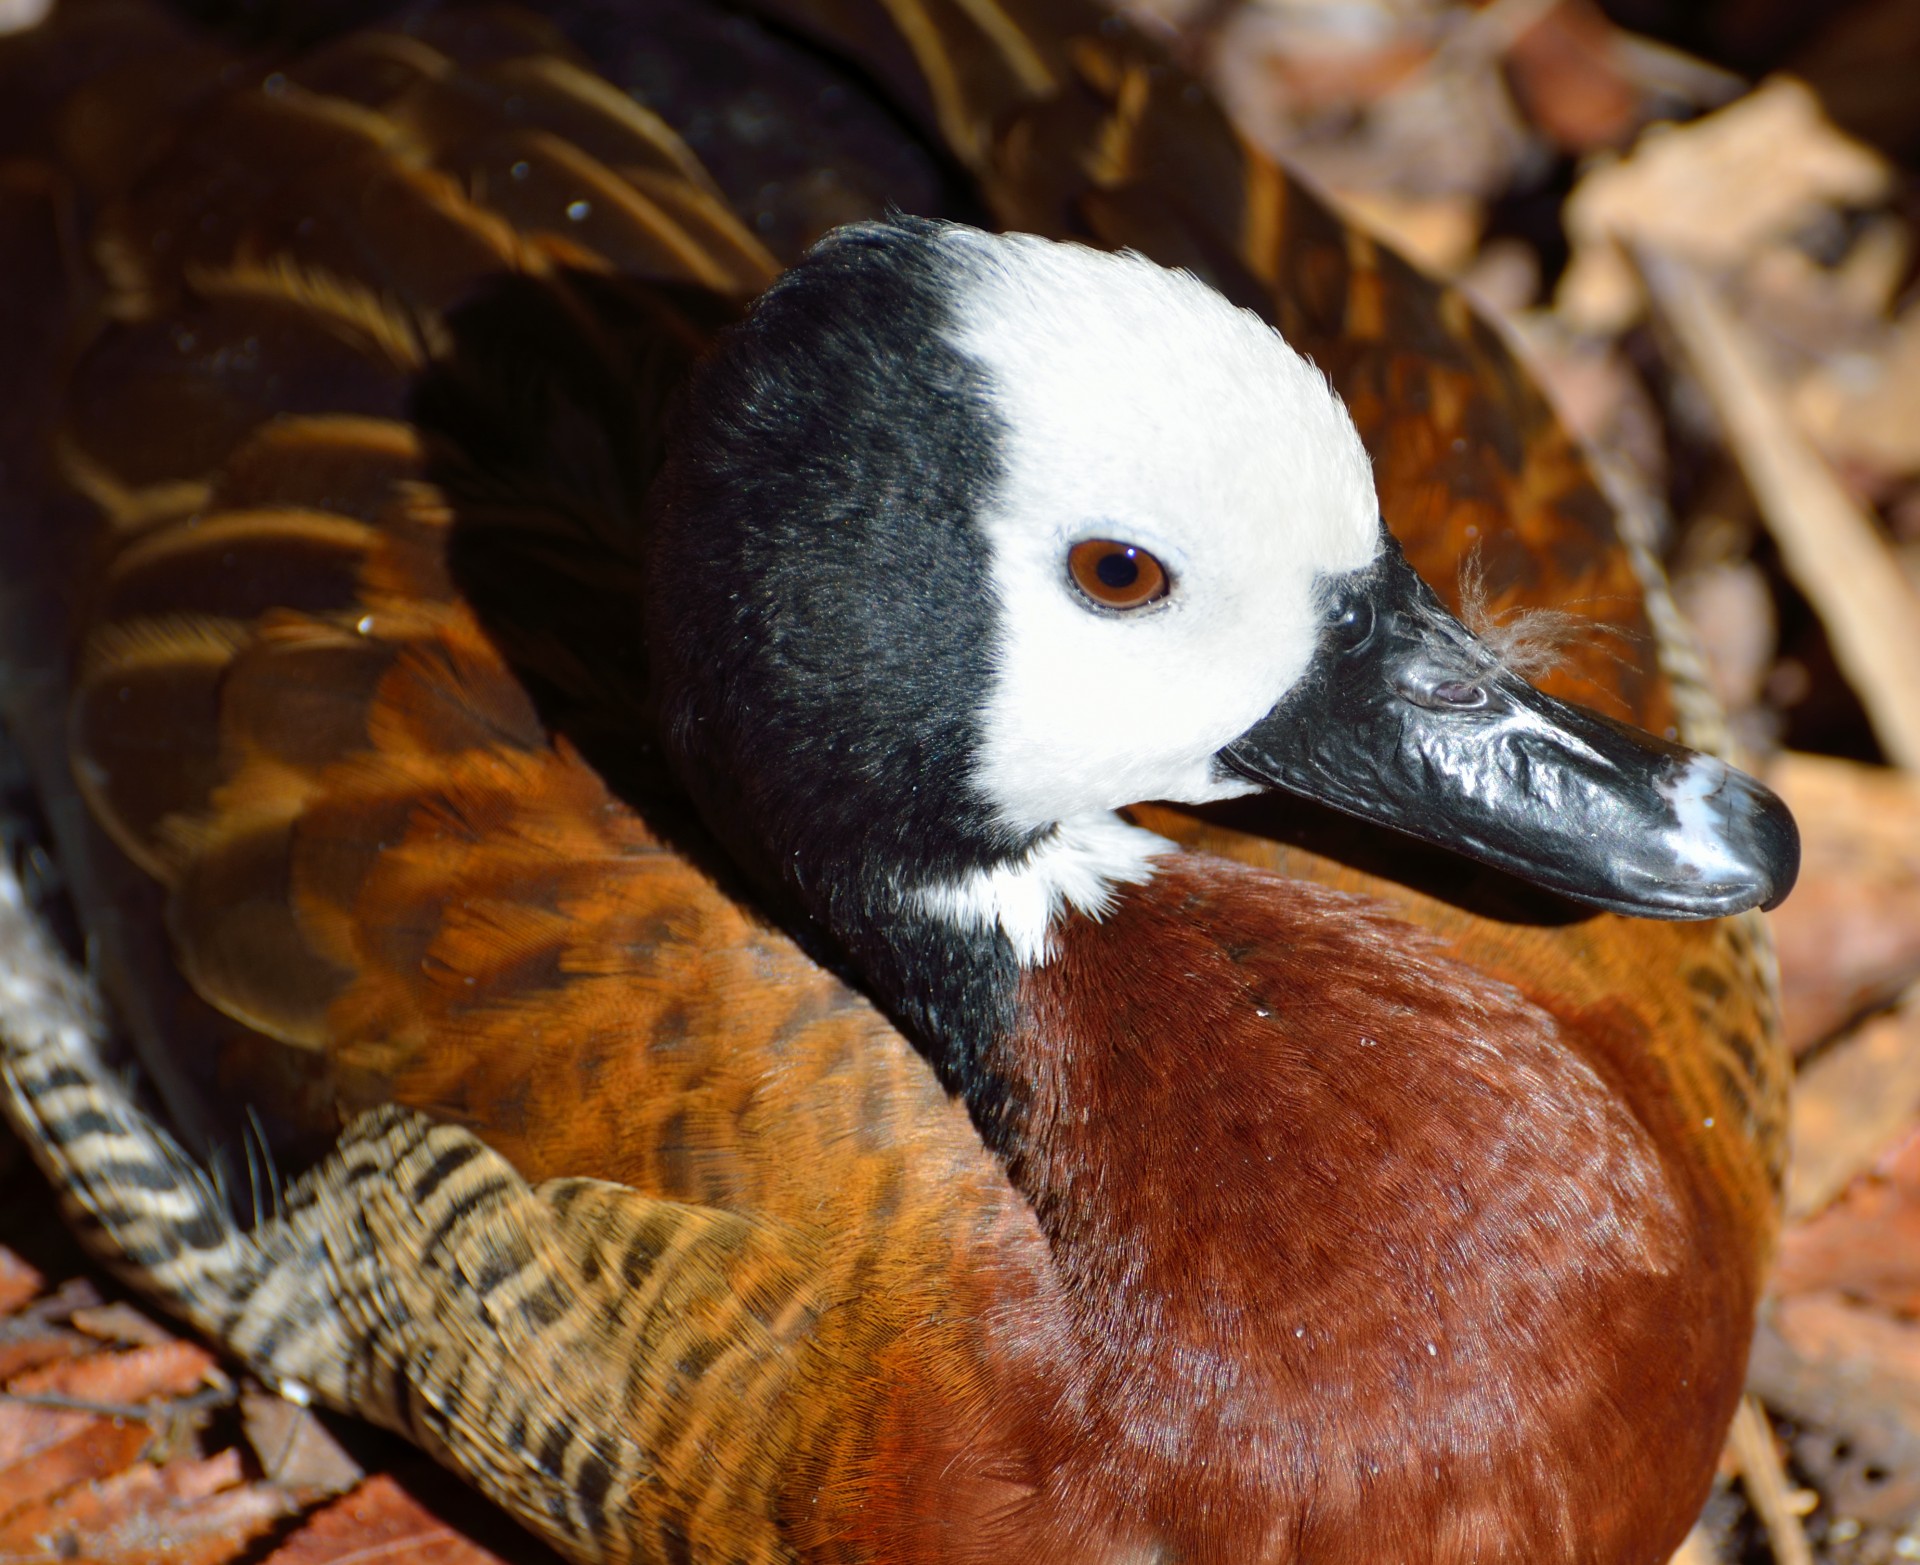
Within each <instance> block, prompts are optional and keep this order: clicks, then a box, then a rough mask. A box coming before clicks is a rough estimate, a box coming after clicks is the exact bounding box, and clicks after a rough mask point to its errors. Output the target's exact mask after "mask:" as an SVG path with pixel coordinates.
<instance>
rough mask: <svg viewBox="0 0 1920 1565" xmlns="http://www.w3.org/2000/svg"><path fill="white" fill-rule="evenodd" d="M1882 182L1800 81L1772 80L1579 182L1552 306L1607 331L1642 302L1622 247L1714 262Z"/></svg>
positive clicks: (1871, 196) (1883, 175)
mask: <svg viewBox="0 0 1920 1565" xmlns="http://www.w3.org/2000/svg"><path fill="white" fill-rule="evenodd" d="M1890 188H1891V175H1890V172H1889V170H1888V168H1887V165H1886V164H1885V163H1884V162H1883V161H1882V160H1881V159H1880V158H1879V157H1878V156H1877V155H1876V154H1874V153H1873V152H1870V151H1869V150H1868V149H1867V148H1865V147H1863V146H1861V145H1860V144H1859V143H1858V142H1855V141H1852V140H1850V139H1848V138H1847V137H1846V136H1843V135H1842V134H1841V133H1840V132H1839V131H1837V130H1835V129H1834V128H1833V126H1832V125H1830V124H1829V123H1828V122H1827V121H1826V119H1825V118H1824V117H1823V116H1822V114H1821V111H1820V105H1819V102H1818V100H1817V99H1815V98H1814V96H1813V94H1812V93H1811V92H1809V91H1808V90H1807V89H1806V88H1805V87H1804V86H1802V85H1801V84H1800V83H1799V82H1796V81H1792V80H1790V79H1788V78H1785V77H1776V78H1774V79H1773V80H1771V81H1768V82H1767V83H1765V84H1764V85H1762V86H1761V87H1760V88H1758V89H1757V90H1756V91H1754V92H1752V93H1749V94H1748V95H1747V96H1746V97H1744V98H1742V99H1740V100H1739V101H1737V102H1735V103H1733V104H1730V105H1729V106H1728V107H1726V108H1724V109H1721V110H1719V111H1718V112H1717V113H1714V114H1709V115H1707V116H1705V117H1704V118H1702V119H1699V120H1695V121H1694V122H1693V123H1692V124H1690V125H1686V126H1681V127H1676V126H1656V127H1654V128H1653V129H1652V130H1650V131H1649V132H1648V133H1647V134H1646V135H1645V136H1644V137H1642V138H1641V140H1640V142H1639V144H1638V145H1637V146H1636V147H1635V148H1634V150H1633V153H1632V155H1631V156H1629V157H1627V158H1625V159H1623V160H1620V161H1613V162H1605V163H1601V164H1599V165H1597V166H1596V167H1595V168H1593V169H1592V170H1591V171H1590V172H1589V173H1588V174H1587V175H1586V176H1585V177H1584V178H1583V179H1582V180H1581V181H1580V183H1579V185H1578V186H1576V187H1575V189H1574V192H1573V194H1572V196H1571V197H1569V198H1568V201H1567V206H1566V212H1565V221H1566V227H1567V233H1568V236H1569V238H1570V239H1571V240H1572V241H1573V245H1574V257H1573V261H1572V264H1571V265H1570V266H1569V267H1568V269H1567V272H1566V275H1565V276H1564V277H1563V278H1562V279H1561V284H1560V291H1559V294H1558V296H1557V303H1558V308H1559V309H1560V311H1561V313H1562V314H1564V315H1566V316H1567V317H1568V318H1569V319H1570V320H1571V321H1573V322H1574V323H1575V324H1577V325H1579V326H1580V327H1581V328H1582V329H1584V330H1588V331H1593V332H1596V333H1600V334H1604V335H1612V334H1615V333H1617V332H1619V331H1622V330H1624V329H1625V328H1626V327H1627V326H1628V325H1630V324H1632V322H1633V320H1634V319H1636V318H1637V317H1638V315H1639V313H1640V311H1641V309H1642V308H1643V296H1642V294H1641V291H1640V289H1639V287H1638V284H1637V283H1636V282H1635V281H1634V280H1633V274H1632V271H1631V268H1630V267H1629V265H1628V263H1627V261H1626V259H1625V257H1624V255H1623V254H1622V251H1621V247H1622V246H1623V245H1626V244H1640V245H1645V246H1647V247H1649V248H1651V249H1655V250H1659V251H1661V252H1664V253H1666V254H1670V255H1675V256H1679V257H1682V258H1684V259H1686V260H1688V261H1690V262H1692V263H1694V264H1695V265H1699V266H1703V267H1705V268H1707V269H1709V270H1715V271H1718V270H1723V269H1726V268H1729V267H1732V266H1734V265H1736V264H1737V263H1742V262H1745V261H1748V260H1750V259H1751V258H1752V257H1753V255H1754V254H1755V253H1756V252H1757V251H1759V250H1762V249H1763V248H1764V247H1765V246H1766V245H1767V244H1768V243H1769V242H1772V241H1776V240H1779V239H1782V238H1785V237H1787V236H1790V235H1792V234H1793V233H1795V232H1796V231H1798V230H1799V229H1801V228H1803V227H1805V226H1806V225H1808V224H1809V223H1810V222H1812V221H1813V220H1814V219H1815V218H1817V217H1818V216H1820V215H1821V214H1822V213H1824V212H1825V211H1827V210H1829V209H1831V208H1833V207H1841V206H1864V205H1869V204H1872V203H1874V202H1878V201H1880V200H1883V199H1884V198H1885V197H1886V196H1887V194H1888V192H1889V190H1890Z"/></svg>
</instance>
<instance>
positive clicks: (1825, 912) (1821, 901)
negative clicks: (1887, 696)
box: [1767, 753, 1920, 1054]
mask: <svg viewBox="0 0 1920 1565" xmlns="http://www.w3.org/2000/svg"><path fill="white" fill-rule="evenodd" d="M1767 781H1768V783H1769V785H1770V786H1772V787H1773V788H1774V789H1775V790H1776V791H1777V792H1778V793H1779V794H1780V796H1781V797H1782V798H1783V799H1785V800H1786V801H1787V804H1788V806H1789V807H1790V808H1791V809H1792V810H1793V813H1794V817H1795V819H1796V820H1798V821H1799V823H1800V844H1801V856H1800V881H1799V884H1798V885H1797V886H1796V887H1795V888H1794V893H1793V895H1792V896H1791V897H1789V898H1788V899H1787V900H1786V902H1785V903H1784V904H1782V905H1781V907H1779V908H1778V909H1777V910H1776V911H1775V912H1773V913H1772V914H1770V915H1769V922H1770V923H1771V924H1772V926H1773V937H1774V942H1775V945H1776V947H1777V948H1778V950H1779V953H1780V990H1781V1005H1782V1009H1783V1012H1784V1017H1785V1023H1786V1035H1787V1042H1788V1045H1789V1046H1790V1047H1791V1048H1792V1049H1793V1050H1794V1052H1795V1053H1796V1054H1798V1053H1803V1052H1805V1051H1806V1050H1807V1049H1808V1048H1810V1047H1811V1046H1812V1045H1814V1044H1816V1043H1819V1042H1821V1041H1822V1040H1824V1039H1826V1038H1828V1037H1830V1036H1831V1035H1832V1034H1833V1033H1834V1032H1835V1030H1836V1029H1838V1028H1839V1027H1841V1026H1843V1025H1844V1024H1846V1023H1847V1022H1849V1021H1850V1020H1852V1019H1853V1018H1854V1017H1856V1016H1859V1015H1860V1014H1862V1013H1863V1012H1865V1011H1867V1010H1870V1009H1872V1008H1873V1007H1876V1006H1880V1005H1884V1004H1886V1003H1887V1002H1888V1001H1890V1000H1891V999H1892V998H1893V997H1895V996H1896V995H1898V994H1899V993H1900V992H1901V991H1902V990H1903V989H1904V988H1905V987H1906V986H1907V985H1908V984H1910V983H1912V982H1913V981H1914V980H1915V979H1917V978H1920V779H1915V778H1913V777H1910V776H1907V775H1905V774H1903V773H1900V772H1896V771H1893V770H1891V769H1890V768H1887V767H1880V766H1862V765H1860V764H1858V763H1856V762H1852V761H1841V760H1834V759H1832V758H1829V757H1825V756H1810V755H1799V754H1793V753H1787V754H1783V755H1780V756H1777V757H1776V758H1775V759H1774V760H1773V761H1772V763H1771V764H1770V765H1769V767H1768V769H1767Z"/></svg>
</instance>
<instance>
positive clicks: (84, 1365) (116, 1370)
mask: <svg viewBox="0 0 1920 1565" xmlns="http://www.w3.org/2000/svg"><path fill="white" fill-rule="evenodd" d="M216 1374H218V1368H217V1365H216V1363H215V1360H214V1357H213V1355H212V1354H211V1353H209V1352H208V1351H207V1350H206V1349H205V1348H203V1347H201V1346H200V1345H199V1344H198V1343H195V1342H182V1341H181V1340H180V1339H179V1338H177V1337H176V1338H172V1339H170V1340H168V1341H165V1342H162V1343H160V1344H158V1345H157V1346H153V1347H144V1348H129V1349H126V1350H124V1351H121V1352H106V1353H100V1352H96V1353H92V1354H89V1355H88V1356H87V1357H85V1358H75V1359H69V1360H66V1361H64V1362H61V1363H57V1364H48V1365H45V1366H44V1367H42V1368H40V1369H35V1370H29V1371H28V1372H27V1373H26V1374H23V1375H18V1376H15V1377H14V1378H13V1379H12V1380H10V1381H8V1382H7V1387H6V1389H7V1392H8V1393H9V1394H11V1395H13V1396H20V1395H46V1394H54V1395H58V1396H61V1397H66V1398H70V1399H72V1400H73V1401H75V1402H92V1403H106V1404H118V1405H130V1404H133V1403H139V1402H150V1401H160V1400H162V1399H164V1398H167V1397H184V1396H190V1395H192V1393H194V1392H195V1391H197V1390H200V1389H201V1388H202V1387H203V1386H204V1385H205V1384H206V1383H207V1381H208V1379H209V1377H210V1376H214V1375H216ZM222 1378H223V1379H224V1377H222Z"/></svg>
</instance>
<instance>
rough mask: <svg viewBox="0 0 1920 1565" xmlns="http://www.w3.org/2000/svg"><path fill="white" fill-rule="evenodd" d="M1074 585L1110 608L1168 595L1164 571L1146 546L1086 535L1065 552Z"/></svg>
mask: <svg viewBox="0 0 1920 1565" xmlns="http://www.w3.org/2000/svg"><path fill="white" fill-rule="evenodd" d="M1067 569H1068V570H1069V571H1071V572H1072V573H1073V580H1074V584H1075V585H1076V586H1077V587H1079V589H1080V590H1081V591H1082V592H1084V593H1085V594H1086V595H1087V596H1088V597H1089V598H1091V599H1093V601H1094V602H1095V603H1098V604H1100V605H1101V606H1103V607H1105V608H1109V609H1137V608H1142V607H1144V606H1145V605H1147V604H1149V603H1158V602H1159V601H1160V600H1161V599H1162V598H1164V597H1165V596H1166V595H1167V573H1166V571H1165V569H1164V568H1163V567H1162V566H1161V564H1160V562H1159V561H1158V560H1156V559H1155V558H1154V557H1153V556H1152V555H1151V554H1149V553H1147V551H1146V550H1145V549H1136V548H1135V547H1134V546H1133V545H1132V544H1130V543H1120V542H1117V541H1116V540H1115V539H1112V538H1089V539H1087V540H1086V541H1085V542H1084V543H1076V544H1075V545H1074V546H1073V547H1072V548H1071V549H1069V550H1068V551H1067Z"/></svg>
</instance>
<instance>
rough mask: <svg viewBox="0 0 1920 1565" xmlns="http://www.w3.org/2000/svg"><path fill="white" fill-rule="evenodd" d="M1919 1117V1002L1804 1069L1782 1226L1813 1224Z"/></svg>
mask: <svg viewBox="0 0 1920 1565" xmlns="http://www.w3.org/2000/svg"><path fill="white" fill-rule="evenodd" d="M1916 1114H1920V995H1910V996H1909V997H1908V999H1907V1001H1906V1003H1905V1004H1903V1005H1902V1006H1901V1008H1900V1009H1899V1010H1897V1011H1894V1012H1892V1013H1890V1014H1889V1015H1886V1016H1879V1017H1875V1018H1874V1019H1873V1020H1872V1021H1870V1022H1868V1023H1867V1024H1866V1025H1865V1026H1864V1027H1861V1028H1860V1029H1859V1030H1858V1031H1856V1032H1855V1033H1854V1034H1853V1035H1852V1036H1850V1037H1848V1038H1845V1039H1843V1040H1841V1042H1839V1043H1837V1044H1835V1045H1834V1046H1833V1047H1832V1048H1831V1049H1829V1050H1827V1051H1826V1052H1825V1053H1823V1054H1821V1055H1820V1056H1818V1057H1817V1058H1816V1059H1814V1060H1813V1061H1812V1062H1811V1063H1810V1064H1809V1065H1807V1066H1806V1067H1804V1068H1803V1069H1802V1070H1801V1072H1800V1076H1799V1080H1798V1081H1797V1083H1796V1084H1795V1088H1794V1099H1793V1142H1794V1148H1793V1166H1792V1167H1791V1168H1790V1169H1789V1170H1788V1173H1787V1219H1788V1221H1789V1222H1792V1221H1794V1220H1795V1219H1798V1218H1805V1217H1810V1216H1812V1215H1813V1214H1814V1213H1815V1212H1818V1211H1820V1210H1821V1209H1822V1208H1823V1207H1825V1206H1826V1205H1827V1203H1828V1202H1829V1201H1831V1200H1833V1198H1834V1197H1835V1196H1837V1195H1839V1194H1840V1192H1841V1191H1842V1190H1844V1189H1845V1188H1846V1187H1847V1186H1848V1184H1850V1183H1851V1182H1852V1181H1853V1180H1854V1179H1855V1178H1857V1177H1858V1176H1859V1175H1861V1174H1863V1173H1865V1172H1866V1171H1867V1170H1868V1169H1869V1168H1871V1167H1872V1166H1873V1164H1874V1162H1875V1161H1876V1160H1877V1159H1878V1158H1879V1157H1880V1156H1881V1154H1882V1153H1883V1151H1884V1150H1885V1149H1886V1147H1887V1145H1888V1144H1889V1143H1890V1142H1892V1141H1893V1140H1894V1139H1895V1138H1896V1137H1897V1136H1900V1135H1901V1134H1903V1133H1904V1132H1905V1131H1906V1130H1907V1129H1908V1128H1909V1126H1910V1125H1911V1124H1912V1123H1913V1120H1914V1117H1915V1116H1916Z"/></svg>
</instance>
